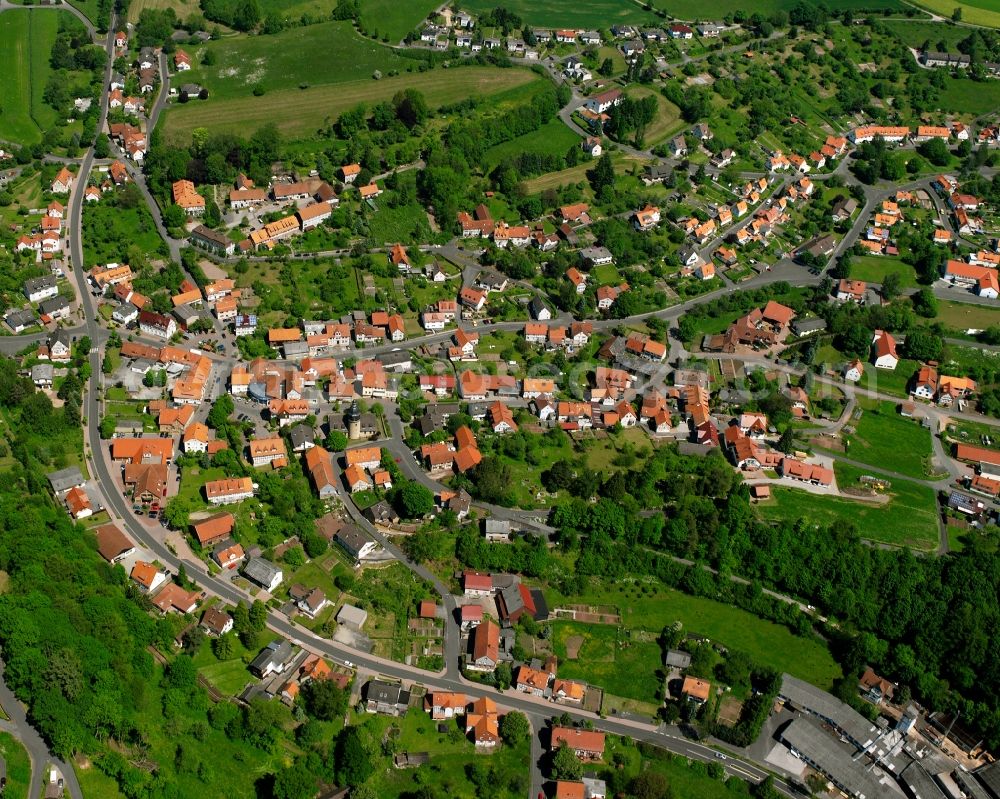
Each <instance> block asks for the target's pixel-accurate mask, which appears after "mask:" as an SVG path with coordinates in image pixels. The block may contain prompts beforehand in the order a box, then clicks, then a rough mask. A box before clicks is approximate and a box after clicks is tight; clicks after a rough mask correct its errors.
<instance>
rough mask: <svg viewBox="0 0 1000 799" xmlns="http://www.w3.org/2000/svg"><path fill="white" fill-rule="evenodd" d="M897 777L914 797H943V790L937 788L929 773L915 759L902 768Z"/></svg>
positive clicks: (921, 798)
mask: <svg viewBox="0 0 1000 799" xmlns="http://www.w3.org/2000/svg"><path fill="white" fill-rule="evenodd" d="M899 777H900V779H901V780H902V781H903V782H904V783H905V784H906V787H907V788H909V789H910V793H912V794H913V797H914V799H944V791H942V790H941V789H940V788H938V786H937V783H936V782H934V780H933V778H932V777H931V775H930V774H928V773H927V772H926V771H924V767H923V766H922V765H920V763H918V762H916V761H914V762H912V763H910V765H908V766H907V767H906V768H905V769H903V773H902V774H900V775H899Z"/></svg>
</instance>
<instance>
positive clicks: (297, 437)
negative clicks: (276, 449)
mask: <svg viewBox="0 0 1000 799" xmlns="http://www.w3.org/2000/svg"><path fill="white" fill-rule="evenodd" d="M288 437H289V438H290V439H291V440H292V447H293V448H295V447H301V446H302V445H303V444H312V443H314V442H315V440H316V432H315V431H314V430H313V429H312V428H311V427H310V426H309V425H306V424H297V425H295V427H293V428H292V431H291V432H290V433H289V434H288Z"/></svg>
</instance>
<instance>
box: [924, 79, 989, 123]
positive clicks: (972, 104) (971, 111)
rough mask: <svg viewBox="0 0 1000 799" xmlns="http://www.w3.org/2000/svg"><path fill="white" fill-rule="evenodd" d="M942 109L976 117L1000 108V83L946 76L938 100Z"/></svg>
mask: <svg viewBox="0 0 1000 799" xmlns="http://www.w3.org/2000/svg"><path fill="white" fill-rule="evenodd" d="M938 105H939V107H940V108H941V110H942V111H947V112H950V113H954V114H961V115H963V116H966V117H970V116H971V117H975V116H979V115H981V114H986V113H989V112H992V111H996V110H997V109H1000V85H998V83H997V81H989V80H987V81H982V82H976V81H972V80H967V79H964V78H951V77H949V78H946V80H945V88H944V90H943V91H942V92H941V98H940V100H939V102H938Z"/></svg>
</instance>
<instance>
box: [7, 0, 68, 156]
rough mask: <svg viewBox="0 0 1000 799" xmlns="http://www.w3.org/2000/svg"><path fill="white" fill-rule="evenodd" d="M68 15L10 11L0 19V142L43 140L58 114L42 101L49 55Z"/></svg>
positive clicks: (24, 142) (48, 12) (48, 72)
mask: <svg viewBox="0 0 1000 799" xmlns="http://www.w3.org/2000/svg"><path fill="white" fill-rule="evenodd" d="M64 16H68V14H66V13H56V12H54V11H51V10H48V9H46V10H44V11H30V10H20V9H18V10H14V11H7V12H6V13H4V14H3V15H2V16H0V50H2V51H3V53H4V55H3V56H2V57H0V109H2V113H0V139H3V140H6V141H11V142H15V143H18V144H33V143H35V142H37V141H40V140H41V138H42V132H43V131H44V130H46V129H48V128H49V127H50V126H51V125H52V123H53V122H54V121H55V117H56V113H55V111H54V110H53V109H51V108H49V107H48V106H47V105H45V103H44V102H43V101H42V92H43V91H44V90H45V84H46V82H47V81H48V79H49V75H50V73H51V68H50V67H49V55H50V53H51V52H52V45H53V43H54V42H55V40H56V33H57V32H58V30H59V20H60V19H61V18H63V17H64Z"/></svg>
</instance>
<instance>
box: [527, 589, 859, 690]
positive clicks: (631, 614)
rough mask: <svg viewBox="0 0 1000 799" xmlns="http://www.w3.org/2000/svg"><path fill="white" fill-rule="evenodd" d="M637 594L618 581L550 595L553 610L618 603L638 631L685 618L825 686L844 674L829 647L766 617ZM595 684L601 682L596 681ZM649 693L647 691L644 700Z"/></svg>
mask: <svg viewBox="0 0 1000 799" xmlns="http://www.w3.org/2000/svg"><path fill="white" fill-rule="evenodd" d="M638 593H639V592H638V589H637V587H636V586H633V585H629V584H621V583H619V584H614V585H606V586H602V587H595V588H594V589H592V590H590V591H588V592H587V593H586V594H585V595H584V596H574V597H560V596H559V595H558V593H557V592H555V591H553V590H552V589H549V590H547V591H546V597H547V599H548V603H549V607H552V608H555V607H560V606H562V604H563V603H566V602H573V603H583V604H593V605H615V606H616V607H617V608H618V609H619V613H621V616H622V623H623V625H624V626H625V627H627V628H629V629H633V630H646V631H649V632H652V633H658V632H659V631H660V630H662V629H663V628H664V627H665V626H667V625H668V624H673V623H674V622H675V621H680V622H681V623H682V624H683V625H684V629H685V630H686V631H687V632H689V633H696V634H698V635H703V636H706V637H708V638H711V639H712V640H713V641H718V642H719V643H720V644H723V645H724V646H726V647H730V648H733V649H738V650H740V651H742V652H746V653H747V654H748V655H750V657H751V658H752V659H753V660H754V661H756V662H757V663H760V664H762V665H765V666H770V667H771V668H773V669H776V670H778V671H787V672H789V673H791V674H794V675H795V676H796V677H800V678H802V679H803V680H808V681H809V682H811V683H812V684H813V685H817V686H820V687H821V688H824V689H826V688H829V687H830V686H831V685H832V684H833V681H834V680H835V679H837V678H838V677H840V675H841V671H840V667H839V666H838V665H837V664H836V662H834V660H833V657H832V656H831V655H830V652H829V651H828V650H827V648H826V647H825V646H823V645H822V644H821V643H819V642H817V641H813V640H809V639H805V638H799V637H798V636H795V635H793V634H792V633H791V631H790V630H788V628H787V627H783V626H782V625H780V624H775V623H774V622H770V621H766V620H764V619H761V618H759V617H757V616H754V615H753V614H751V613H748V612H747V611H745V610H740V609H739V608H737V607H734V606H732V605H727V604H725V603H723V602H716V601H714V600H712V599H705V598H703V597H696V596H690V595H688V594H684V593H681V592H680V591H675V590H673V589H670V588H662V587H658V588H657V589H656V590H654V591H653V592H652V593H650V594H641V595H637V594H638ZM562 623H563V622H559V624H562ZM581 626H583V627H597V626H598V625H581ZM610 629H612V630H613V629H614V628H613V627H611V628H610ZM594 640H595V644H594V645H595V647H599V646H600V644H599V641H600V640H602V638H601V636H599V635H597V636H595V639H594ZM604 640H606V636H604ZM633 646H635V645H633ZM642 662H645V661H644V660H643V661H642ZM566 663H567V662H566V661H564V660H560V663H559V674H560V675H565V674H566V672H565V671H564V669H565V667H566ZM657 668H659V666H657ZM618 679H621V677H619V678H618ZM594 682H595V683H597V684H601V683H600V681H599V680H597V679H595V680H594ZM605 687H607V688H608V691H609V693H615V691H614V690H612V689H611V688H610V687H608V686H605ZM623 695H625V696H628V694H623ZM646 695H648V690H646V693H644V694H643V698H645V696H646Z"/></svg>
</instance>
